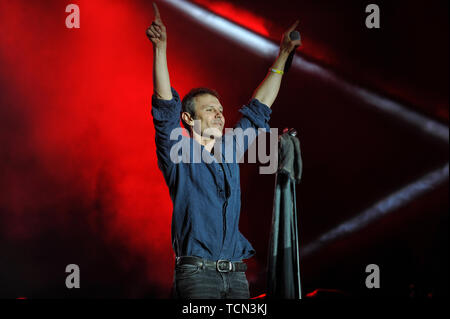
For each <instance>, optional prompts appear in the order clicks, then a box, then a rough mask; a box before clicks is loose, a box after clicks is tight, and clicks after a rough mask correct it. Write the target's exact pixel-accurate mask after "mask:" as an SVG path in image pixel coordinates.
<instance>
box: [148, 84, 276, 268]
mask: <svg viewBox="0 0 450 319" xmlns="http://www.w3.org/2000/svg"><path fill="white" fill-rule="evenodd" d="M172 94H173V98H172V100H170V101H169V100H160V99H158V98H157V97H156V96H155V95H153V97H152V115H153V122H154V125H155V141H156V153H157V158H158V167H159V168H160V169H161V171H162V173H163V175H164V179H165V181H166V183H167V185H168V187H169V192H170V197H171V199H172V202H173V213H172V245H173V249H174V251H175V254H176V256H198V257H202V258H205V259H209V260H219V259H227V260H231V261H239V260H242V259H246V258H249V257H251V256H252V255H253V254H254V253H255V251H254V249H253V247H252V245H251V244H250V243H249V242H248V240H247V239H246V238H245V237H244V236H243V235H242V234H241V233H240V231H239V216H240V210H241V188H240V178H239V163H238V162H239V159H238V158H237V155H236V152H237V151H241V152H242V151H246V150H247V148H248V145H249V144H250V143H251V142H252V141H251V139H250V138H249V139H245V140H244V141H245V143H241V144H239V142H237V141H236V138H235V137H234V136H232V138H231V139H227V138H225V136H226V135H227V134H225V135H224V138H222V139H221V140H220V142H221V143H222V144H223V147H230V146H231V149H232V152H233V160H232V161H230V160H228V159H227V160H224V159H223V156H224V155H223V154H222V159H223V160H222V161H217V159H216V157H214V155H212V154H211V153H210V152H208V151H207V150H206V149H204V147H203V145H200V144H199V143H197V142H196V141H195V140H193V139H192V138H189V137H187V136H183V135H181V134H174V132H180V131H181V127H180V113H181V101H180V97H179V95H178V93H177V92H176V91H175V90H174V89H173V88H172ZM239 111H240V112H241V113H242V115H243V116H242V118H241V119H240V120H239V121H238V123H237V124H236V126H235V128H242V129H243V130H245V129H248V128H250V129H254V131H255V133H256V134H257V129H258V128H264V129H265V130H268V129H269V125H268V121H269V118H270V114H271V109H270V108H269V107H267V106H266V105H265V104H262V103H261V102H259V101H258V100H257V99H252V100H251V101H250V103H249V104H248V105H246V106H243V107H242V108H241V109H240V110H239ZM171 134H173V136H172V138H174V137H176V138H175V139H171V138H170V137H171ZM256 134H255V135H256ZM227 141H228V142H227ZM230 141H232V143H230ZM225 143H228V145H225ZM185 146H186V147H188V151H189V152H188V156H189V160H186V159H185V160H184V161H179V160H177V161H175V162H174V161H173V157H174V154H178V155H179V154H181V147H185ZM177 150H178V151H177ZM195 150H197V151H200V152H203V157H201V158H200V161H199V160H198V159H197V161H195V160H194V159H193V157H195V156H196V155H195V154H197V153H195ZM171 151H172V159H171ZM224 153H225V152H224ZM200 154H202V153H200ZM238 154H239V153H238ZM185 155H186V152H185ZM178 158H179V159H180V158H181V155H179V156H178Z"/></svg>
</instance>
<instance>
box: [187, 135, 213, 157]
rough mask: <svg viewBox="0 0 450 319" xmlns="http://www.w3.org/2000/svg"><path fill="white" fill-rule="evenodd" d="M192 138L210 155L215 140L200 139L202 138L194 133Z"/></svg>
mask: <svg viewBox="0 0 450 319" xmlns="http://www.w3.org/2000/svg"><path fill="white" fill-rule="evenodd" d="M192 138H193V139H194V140H195V141H196V142H197V143H199V144H200V145H203V146H204V147H205V149H206V150H207V151H208V152H210V153H211V150H212V149H213V147H214V143H215V139H213V138H206V137H202V136H200V135H198V134H196V133H195V132H194V134H193V136H192Z"/></svg>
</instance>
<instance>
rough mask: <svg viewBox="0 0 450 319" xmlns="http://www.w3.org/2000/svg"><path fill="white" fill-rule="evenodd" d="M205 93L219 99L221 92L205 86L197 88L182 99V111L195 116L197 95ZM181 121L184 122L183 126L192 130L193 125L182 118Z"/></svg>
mask: <svg viewBox="0 0 450 319" xmlns="http://www.w3.org/2000/svg"><path fill="white" fill-rule="evenodd" d="M203 94H210V95H212V96H215V97H216V98H217V99H219V98H220V97H219V94H218V93H217V91H216V90H213V89H208V88H205V87H199V88H195V89H192V90H190V91H189V93H188V94H186V95H185V96H184V97H183V100H182V101H181V105H182V108H181V112H187V113H189V114H190V115H191V116H192V117H195V101H194V99H195V97H196V96H199V95H203ZM181 122H182V123H183V126H184V127H185V128H186V129H187V130H188V131H189V132H190V131H191V127H190V126H189V125H188V124H187V123H185V122H184V121H183V119H181Z"/></svg>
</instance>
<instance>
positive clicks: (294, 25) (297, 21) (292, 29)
mask: <svg viewBox="0 0 450 319" xmlns="http://www.w3.org/2000/svg"><path fill="white" fill-rule="evenodd" d="M299 22H300V21H299V20H296V21H295V22H294V24H293V25H291V27H290V28H289V30H288V34H289V33H291V31H294V30H295V28H296V27H297V26H298V23H299Z"/></svg>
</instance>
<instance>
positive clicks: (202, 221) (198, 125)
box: [147, 3, 301, 299]
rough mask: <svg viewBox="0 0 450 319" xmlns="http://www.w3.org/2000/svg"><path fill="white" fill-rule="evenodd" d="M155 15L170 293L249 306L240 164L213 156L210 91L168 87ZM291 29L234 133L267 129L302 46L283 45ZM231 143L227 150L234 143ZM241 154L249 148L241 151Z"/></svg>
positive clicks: (215, 112) (219, 118)
mask: <svg viewBox="0 0 450 319" xmlns="http://www.w3.org/2000/svg"><path fill="white" fill-rule="evenodd" d="M153 8H154V11H155V19H154V21H153V22H152V24H151V26H150V27H149V28H148V29H147V36H148V38H149V39H150V41H151V42H152V44H153V85H154V87H153V88H154V93H153V96H152V115H153V122H154V125H155V141H156V153H157V158H158V166H159V168H160V169H161V171H162V173H163V175H164V179H165V181H166V183H167V185H168V187H169V193H170V197H171V199H172V202H173V213H172V244H173V249H174V251H175V255H176V264H175V275H174V293H175V296H176V297H178V298H183V299H194V298H201V299H222V298H230V299H247V298H249V287H248V281H247V278H246V275H245V271H246V269H247V267H246V264H245V262H244V261H243V260H244V259H248V258H250V257H251V256H252V255H253V254H254V253H255V251H254V249H253V247H252V246H251V244H250V243H249V242H248V241H247V239H245V237H244V236H243V235H242V234H241V233H240V232H239V227H238V226H239V216H240V209H241V202H240V197H241V193H240V178H239V163H238V161H237V160H234V161H225V160H220V158H219V160H218V158H217V156H214V155H217V154H214V150H215V149H216V148H215V147H214V148H213V146H214V145H215V144H216V143H217V142H218V141H220V142H221V143H224V141H223V140H226V139H223V138H222V133H223V129H224V126H225V118H224V116H223V107H222V105H221V103H220V101H219V96H218V94H217V93H216V91H214V90H211V89H208V88H196V89H193V90H191V91H190V92H189V93H188V94H187V95H186V96H185V97H184V98H183V100H182V101H181V100H180V97H179V95H178V93H177V92H176V91H175V89H173V88H172V87H171V85H170V78H169V71H168V67H167V59H166V48H167V32H166V27H165V26H164V24H163V22H162V19H161V16H160V13H159V10H158V7H157V6H156V4H155V3H154V4H153ZM297 24H298V21H297V22H295V23H294V25H292V26H291V28H289V30H288V31H287V32H286V33H284V35H283V38H282V41H281V45H280V51H279V55H278V57H277V58H276V60H275V62H274V63H273V65H272V67H271V68H270V69H269V72H268V74H267V76H266V77H265V79H264V80H263V81H262V83H261V84H260V85H259V87H258V88H257V89H256V90H255V92H254V94H253V96H252V99H251V100H250V102H249V103H248V104H247V105H245V106H243V107H242V108H241V109H240V110H239V111H240V112H241V113H242V118H241V119H240V120H239V121H238V123H237V124H236V125H235V128H240V129H242V130H254V131H255V132H257V130H258V128H263V129H269V125H268V121H269V118H270V114H271V109H270V107H271V106H272V104H273V102H274V101H275V98H276V96H277V94H278V91H279V89H280V83H281V79H282V76H283V71H282V70H283V69H284V66H285V63H286V60H287V59H288V56H289V54H290V52H292V51H293V50H294V48H295V47H296V46H298V45H300V44H301V43H300V40H295V41H293V40H291V39H290V38H289V33H290V32H291V31H293V30H294V29H295V27H296V26H297ZM180 118H181V121H182V123H183V125H184V126H185V128H186V129H187V130H188V131H189V134H190V137H186V136H183V135H180V134H178V138H175V139H174V138H173V136H174V134H173V133H174V132H175V131H177V130H180V127H179V123H180ZM232 141H234V143H232V145H237V144H238V143H237V142H236V140H232ZM180 143H181V144H183V145H184V144H186V145H189V146H191V147H190V148H188V149H189V150H190V153H189V154H188V160H183V161H179V160H177V159H178V157H177V156H174V154H177V151H176V150H175V151H174V147H175V146H176V145H180ZM234 148H236V146H233V148H232V151H233V152H234V153H233V155H234V156H233V158H234V159H236V149H234ZM247 148H248V143H247V144H246V145H245V146H243V151H245V150H246V149H247ZM195 150H198V151H200V152H201V154H202V155H200V158H201V161H199V162H196V161H193V160H192V157H193V156H194V157H195V154H193V153H195ZM204 153H206V156H205V154H204ZM222 159H223V157H222Z"/></svg>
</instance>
